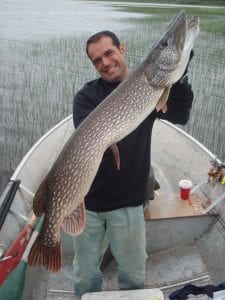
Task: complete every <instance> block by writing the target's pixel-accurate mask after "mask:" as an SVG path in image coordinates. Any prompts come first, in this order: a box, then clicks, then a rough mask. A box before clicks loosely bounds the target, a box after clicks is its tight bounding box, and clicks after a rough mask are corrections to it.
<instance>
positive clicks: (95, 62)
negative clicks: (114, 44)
mask: <svg viewBox="0 0 225 300" xmlns="http://www.w3.org/2000/svg"><path fill="white" fill-rule="evenodd" d="M100 61H101V58H100V57H99V58H96V59H94V60H93V61H92V63H93V65H97V64H98V63H100Z"/></svg>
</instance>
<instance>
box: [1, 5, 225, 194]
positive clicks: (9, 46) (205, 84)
mask: <svg viewBox="0 0 225 300" xmlns="http://www.w3.org/2000/svg"><path fill="white" fill-rule="evenodd" d="M145 5H146V4H145ZM0 7H1V9H0V71H1V72H0V110H1V120H0V126H1V127H0V129H1V130H0V157H1V160H0V193H1V191H2V190H3V188H4V186H5V184H6V182H7V180H8V179H9V178H10V176H11V175H12V173H13V171H14V170H15V168H16V166H17V165H18V163H19V162H20V160H21V159H22V157H23V156H24V155H25V154H26V152H27V151H28V150H29V149H30V147H31V146H32V145H33V144H34V143H35V142H36V141H37V139H38V138H40V137H41V136H42V135H43V134H44V133H45V132H46V131H47V130H49V129H50V128H51V127H52V126H53V125H55V124H56V123H57V122H59V121H60V120H61V119H63V118H64V117H66V116H67V115H69V114H71V113H72V99H73V95H74V94H75V92H76V91H77V90H78V89H79V88H80V87H81V86H82V85H83V84H84V83H85V82H86V81H87V80H91V79H92V78H94V77H96V73H95V71H94V69H93V67H92V66H91V64H90V62H89V61H88V59H87V58H86V55H85V52H84V47H85V41H86V39H87V38H88V36H90V34H92V33H95V32H97V31H100V30H104V29H110V30H112V31H115V32H116V33H117V34H118V35H119V36H120V37H121V38H122V40H124V41H125V42H126V44H127V48H128V58H127V59H128V63H129V65H130V67H131V68H132V67H133V66H134V65H136V63H137V62H139V61H140V60H141V59H142V57H143V55H144V54H145V53H146V50H147V49H148V48H149V45H151V43H152V42H153V41H154V40H155V39H156V38H158V36H159V33H160V30H161V29H162V28H163V26H164V24H162V26H161V27H160V26H159V25H157V24H155V23H152V25H151V28H149V25H144V23H139V22H137V20H138V19H140V18H143V17H145V15H143V14H131V13H125V12H118V11H117V10H116V9H115V8H112V7H111V6H110V5H109V3H107V4H104V3H102V2H100V3H98V2H97V1H96V2H91V1H90V2H88V1H76V0H73V1H71V0H57V1H56V0H49V1H44V0H39V1H37V0H36V1H29V0H20V1H16V0H0ZM149 18H151V16H149ZM209 45H210V47H211V48H210V49H209V47H208V46H209ZM224 45H225V41H224V38H221V37H219V36H218V37H217V36H215V35H207V34H204V33H203V34H201V36H200V38H199V40H198V42H197V44H196V49H195V63H193V64H192V65H191V66H190V78H191V82H192V84H193V89H194V92H195V96H196V101H195V103H194V105H193V109H192V114H191V118H190V121H189V123H188V124H187V125H186V126H185V127H184V129H185V130H186V131H187V132H189V133H191V134H192V135H193V136H194V137H196V138H197V139H199V140H200V141H201V142H202V143H203V144H205V145H206V146H207V147H208V148H209V149H210V150H211V151H213V152H214V153H215V154H218V156H219V157H220V158H221V159H222V160H225V147H224V146H225V142H224V132H225V118H224V117H225V116H224V112H225V104H224V102H225V101H224V100H223V99H224V94H225V84H224V82H225V80H224V79H225V78H224V67H225V55H224ZM200 74H201V76H200ZM34 172H35V170H34Z"/></svg>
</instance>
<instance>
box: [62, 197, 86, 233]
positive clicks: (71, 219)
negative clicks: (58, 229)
mask: <svg viewBox="0 0 225 300" xmlns="http://www.w3.org/2000/svg"><path fill="white" fill-rule="evenodd" d="M85 224H86V212H85V206H84V201H82V203H81V204H80V205H79V206H78V207H77V208H76V209H75V210H74V211H73V212H72V213H71V214H70V215H68V216H67V217H66V218H65V219H64V220H63V223H62V229H63V230H64V231H65V232H66V233H67V234H69V235H78V234H80V233H81V232H82V231H83V230H84V228H85Z"/></svg>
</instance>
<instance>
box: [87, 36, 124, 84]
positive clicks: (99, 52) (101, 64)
mask: <svg viewBox="0 0 225 300" xmlns="http://www.w3.org/2000/svg"><path fill="white" fill-rule="evenodd" d="M125 53H126V48H125V46H124V45H123V44H120V46H119V48H117V47H116V46H114V45H113V44H112V39H111V38H110V37H107V36H104V37H102V38H101V39H100V40H99V41H97V42H96V43H91V44H90V45H89V47H88V54H89V57H90V58H91V61H92V63H93V64H94V66H95V68H96V70H97V71H98V73H99V74H100V76H101V77H102V78H103V79H104V80H107V81H110V82H117V81H122V80H124V79H125V78H126V77H127V74H128V68H127V65H126V61H125Z"/></svg>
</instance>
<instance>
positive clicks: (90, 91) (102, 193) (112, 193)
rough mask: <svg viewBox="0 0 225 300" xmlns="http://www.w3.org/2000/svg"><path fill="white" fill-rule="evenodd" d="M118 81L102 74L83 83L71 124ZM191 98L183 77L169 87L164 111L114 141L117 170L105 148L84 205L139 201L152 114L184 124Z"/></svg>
mask: <svg viewBox="0 0 225 300" xmlns="http://www.w3.org/2000/svg"><path fill="white" fill-rule="evenodd" d="M118 85H119V82H117V83H110V82H107V81H104V80H103V79H102V78H98V79H95V80H93V81H90V82H88V83H86V84H85V85H84V87H83V88H82V89H81V90H80V91H79V92H78V93H77V94H76V95H75V97H74V103H73V118H74V125H75V127H78V126H79V124H80V123H81V122H82V121H83V120H84V119H85V118H86V117H87V116H88V114H89V113H90V112H91V111H92V110H93V109H95V107H96V106H97V105H98V104H99V103H100V102H101V101H103V99H104V98H105V97H107V96H108V95H109V94H110V93H111V92H112V91H113V90H114V89H115V88H116V87H117V86H118ZM192 101H193V92H192V89H191V85H190V84H189V83H188V81H187V77H186V79H185V80H183V81H182V82H181V81H180V82H177V83H176V84H175V85H174V86H173V87H172V88H171V91H170V95H169V99H168V102H167V106H168V109H167V112H166V113H163V112H162V111H160V112H157V111H156V110H154V111H153V112H152V113H151V114H150V115H149V116H148V117H147V118H146V119H145V120H144V121H143V122H142V123H141V124H140V125H139V126H138V127H137V128H136V129H135V130H134V131H133V132H132V133H130V134H129V135H128V136H126V137H125V138H124V139H123V140H121V141H119V142H118V143H117V146H118V149H119V153H120V161H121V163H120V170H118V169H117V167H116V164H115V159H114V156H113V154H112V151H111V150H110V149H108V150H106V152H105V154H104V156H103V159H102V163H101V164H100V167H99V170H98V173H97V175H96V177H95V179H94V181H93V183H92V186H91V188H90V191H89V193H88V194H87V195H86V197H85V207H86V209H88V210H91V211H95V212H103V211H110V210H114V209H118V208H123V207H127V206H138V205H141V204H143V202H144V201H145V200H146V197H147V192H148V176H149V170H150V164H151V152H150V151H151V134H152V127H153V123H154V121H155V119H156V118H161V119H166V120H168V121H171V122H172V123H176V124H182V125H184V124H186V122H187V121H188V118H189V113H190V109H191V106H192Z"/></svg>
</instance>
